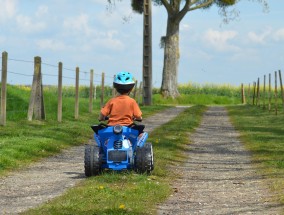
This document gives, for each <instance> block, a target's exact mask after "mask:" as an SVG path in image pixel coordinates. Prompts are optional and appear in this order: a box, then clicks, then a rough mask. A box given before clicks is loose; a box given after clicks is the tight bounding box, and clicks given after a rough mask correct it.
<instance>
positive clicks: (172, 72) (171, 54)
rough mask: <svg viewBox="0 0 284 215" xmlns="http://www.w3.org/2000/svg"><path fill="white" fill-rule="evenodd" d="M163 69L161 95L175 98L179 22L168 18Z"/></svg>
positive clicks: (176, 90)
mask: <svg viewBox="0 0 284 215" xmlns="http://www.w3.org/2000/svg"><path fill="white" fill-rule="evenodd" d="M163 42H164V68H163V78H162V86H161V93H162V95H163V96H164V97H172V98H176V97H178V96H180V94H179V92H178V82H177V78H178V65H179V57H180V53H179V22H177V21H175V20H171V18H168V26H167V35H166V37H165V39H164V41H163Z"/></svg>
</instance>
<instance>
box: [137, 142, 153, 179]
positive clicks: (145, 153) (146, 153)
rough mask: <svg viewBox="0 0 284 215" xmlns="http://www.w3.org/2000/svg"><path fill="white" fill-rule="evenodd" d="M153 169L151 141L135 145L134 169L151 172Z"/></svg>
mask: <svg viewBox="0 0 284 215" xmlns="http://www.w3.org/2000/svg"><path fill="white" fill-rule="evenodd" d="M153 169H154V154H153V147H152V143H145V145H144V146H143V147H137V149H136V156H135V171H136V172H138V173H142V174H143V173H147V174H149V173H151V172H152V171H153Z"/></svg>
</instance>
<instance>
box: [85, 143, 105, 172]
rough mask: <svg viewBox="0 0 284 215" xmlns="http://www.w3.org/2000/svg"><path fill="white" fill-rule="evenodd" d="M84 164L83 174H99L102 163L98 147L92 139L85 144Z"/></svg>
mask: <svg viewBox="0 0 284 215" xmlns="http://www.w3.org/2000/svg"><path fill="white" fill-rule="evenodd" d="M84 164H85V165H84V167H85V175H86V176H87V177H90V176H95V175H99V174H100V172H101V165H102V162H101V156H100V148H99V147H98V146H97V145H96V142H95V141H94V140H92V141H91V143H90V144H86V145H85V157H84Z"/></svg>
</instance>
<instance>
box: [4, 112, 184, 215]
mask: <svg viewBox="0 0 284 215" xmlns="http://www.w3.org/2000/svg"><path fill="white" fill-rule="evenodd" d="M184 109H185V107H176V108H170V109H167V110H165V111H163V112H160V113H158V114H156V115H154V116H152V117H151V118H149V119H145V120H143V124H145V126H146V128H145V131H147V132H151V131H152V130H153V129H155V128H156V127H158V126H160V125H162V124H164V123H166V122H168V121H170V120H171V119H173V118H174V117H176V116H177V115H178V114H179V113H180V112H182V111H183V110H184ZM165 116H167V117H165ZM84 179H85V174H84V146H78V147H72V148H71V149H69V150H65V151H63V152H62V153H60V154H58V155H55V156H52V157H49V158H46V159H43V160H42V161H40V162H38V163H35V164H32V165H31V166H29V167H28V168H25V169H23V170H19V171H17V172H13V173H11V174H10V175H8V176H6V177H2V178H0V214H1V215H2V214H18V213H20V212H23V211H25V210H28V209H30V208H33V207H37V206H39V205H40V204H42V203H44V202H47V201H48V200H50V199H53V198H54V197H57V196H59V195H61V194H62V193H63V192H64V191H66V190H67V189H68V188H71V187H73V186H75V185H76V184H77V183H78V182H79V181H81V180H84Z"/></svg>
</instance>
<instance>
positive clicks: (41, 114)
mask: <svg viewBox="0 0 284 215" xmlns="http://www.w3.org/2000/svg"><path fill="white" fill-rule="evenodd" d="M33 115H34V117H35V119H37V120H43V119H45V109H44V99H43V87H42V75H41V57H38V56H37V57H35V58H34V75H33V84H32V90H31V97H30V103H29V110H28V120H29V121H32V119H33Z"/></svg>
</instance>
